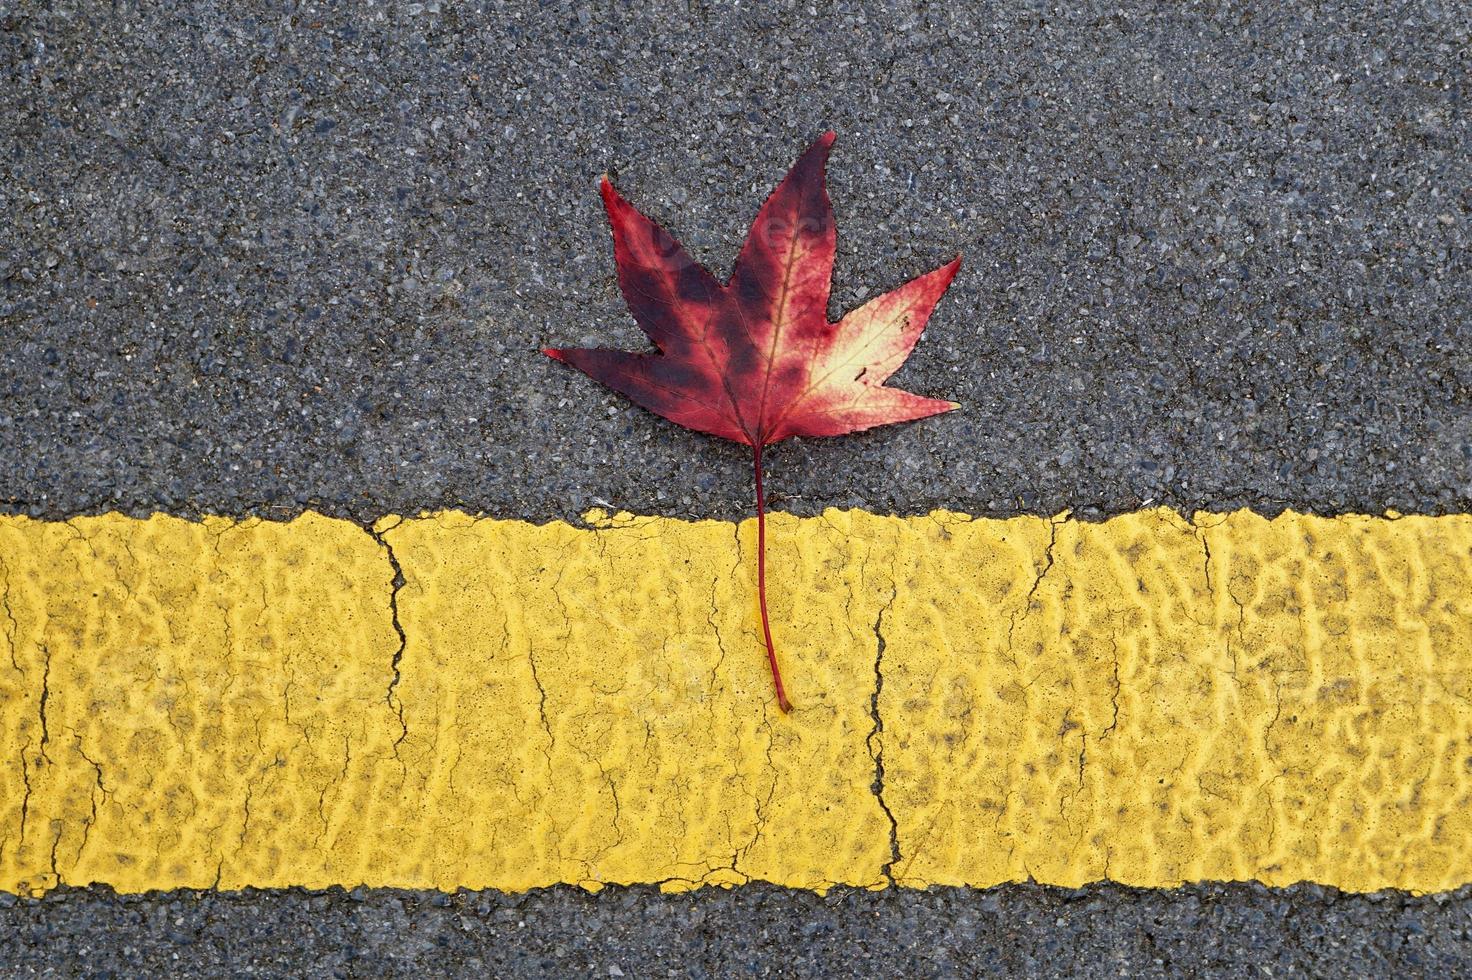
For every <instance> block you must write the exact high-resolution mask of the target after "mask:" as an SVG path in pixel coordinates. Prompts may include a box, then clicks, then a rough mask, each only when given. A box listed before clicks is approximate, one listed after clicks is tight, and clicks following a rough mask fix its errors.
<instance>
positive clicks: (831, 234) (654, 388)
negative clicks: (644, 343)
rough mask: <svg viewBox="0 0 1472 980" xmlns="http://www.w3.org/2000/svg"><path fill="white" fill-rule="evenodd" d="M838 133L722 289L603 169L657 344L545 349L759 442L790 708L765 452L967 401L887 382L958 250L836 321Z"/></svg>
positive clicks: (811, 160) (625, 276) (626, 279)
mask: <svg viewBox="0 0 1472 980" xmlns="http://www.w3.org/2000/svg"><path fill="white" fill-rule="evenodd" d="M833 140H834V134H833V133H832V132H828V133H824V134H823V135H822V136H820V137H818V139H817V141H816V142H814V143H813V145H812V146H810V147H808V149H807V150H806V152H804V153H803V155H802V156H801V157H799V158H798V161H797V163H795V164H793V166H792V169H791V170H790V171H789V172H788V174H787V176H786V177H785V178H783V180H782V183H781V184H779V185H778V186H777V189H776V190H775V191H773V192H772V196H771V197H769V198H767V200H766V203H765V204H763V205H762V208H761V211H760V212H759V213H758V214H757V216H756V220H755V221H754V222H752V225H751V230H750V231H749V232H748V233H747V236H746V243H745V244H744V245H743V246H742V247H741V254H740V255H739V256H738V257H737V259H736V269H735V271H734V272H733V273H732V275H731V279H730V281H729V282H727V283H724V284H722V283H720V282H717V281H716V279H715V277H714V276H712V275H711V274H710V273H709V272H707V271H706V270H705V269H704V268H703V267H702V266H701V265H700V264H699V263H697V262H696V261H695V260H694V259H692V258H690V256H689V255H688V254H687V253H686V252H685V250H684V248H683V247H681V245H680V243H679V242H677V241H675V240H674V238H672V237H671V236H670V235H669V234H668V233H667V232H666V231H665V230H664V229H663V228H660V227H659V226H658V225H656V224H655V223H654V222H652V221H650V220H649V219H648V218H646V217H644V215H642V214H640V213H639V212H638V211H636V210H634V207H633V206H632V205H631V204H629V203H628V202H627V201H625V200H624V199H623V198H622V197H620V196H619V194H618V192H617V191H616V190H614V189H613V185H612V184H611V183H609V181H608V178H607V177H605V178H604V179H603V188H602V189H603V204H604V206H605V207H606V208H607V210H608V220H609V222H610V224H612V226H613V249H614V258H615V260H616V261H617V263H618V282H619V286H620V287H621V288H622V289H623V294H624V299H625V300H626V301H627V302H628V304H629V310H630V312H632V313H633V315H634V319H635V320H637V321H638V323H639V326H640V327H641V328H642V329H643V330H644V332H645V333H646V334H648V336H649V339H650V340H651V341H653V343H654V345H655V346H656V347H657V348H659V352H658V353H655V354H634V353H630V352H628V351H621V350H608V349H605V348H594V349H576V350H567V349H551V348H549V349H546V350H544V351H543V353H545V354H547V355H548V356H550V357H554V358H556V359H557V360H559V361H562V362H564V363H567V364H571V365H572V366H573V367H575V368H577V369H578V370H580V371H582V372H584V373H586V374H588V375H589V376H591V377H593V378H595V379H596V380H598V381H601V382H602V383H603V384H605V385H607V386H608V387H610V388H612V389H613V390H614V391H617V392H620V393H621V394H624V395H627V396H628V397H629V398H631V399H633V400H634V401H635V402H637V403H638V404H640V405H642V406H644V407H645V408H647V409H649V410H650V411H651V412H654V413H655V414H657V415H662V416H664V417H665V418H667V419H669V420H670V421H672V422H675V423H678V424H679V425H683V426H685V427H686V428H689V429H695V430H697V431H699V432H707V433H710V434H711V435H714V436H720V437H721V438H723V439H731V440H734V441H736V442H739V443H744V444H745V445H748V446H751V447H752V448H753V468H754V470H755V473H756V514H757V593H758V596H759V598H760V606H761V614H762V634H763V637H764V638H765V640H766V645H767V659H768V662H769V663H770V664H771V668H772V680H773V682H774V684H775V685H776V688H777V703H778V704H779V705H781V707H782V710H783V711H790V710H791V709H792V706H791V704H790V703H789V701H788V699H787V693H786V691H785V689H784V688H783V686H782V673H781V671H780V670H779V669H778V667H777V653H776V648H775V647H774V646H773V644H772V628H771V625H770V624H769V622H768V620H767V575H766V501H765V498H764V496H763V493H762V448H763V447H765V446H770V445H771V444H772V443H774V442H778V441H780V440H782V439H786V438H788V437H789V436H838V435H845V434H847V433H850V432H857V431H859V430H861V429H868V428H872V427H874V426H876V425H885V424H888V423H891V422H908V421H911V420H914V419H921V418H925V417H926V416H929V415H937V414H939V413H941V412H948V411H950V410H951V409H953V408H959V407H960V406H959V405H957V404H956V403H955V402H948V401H939V400H937V399H934V398H923V397H921V396H920V395H915V394H911V393H910V392H908V391H901V390H900V389H898V388H887V387H885V386H884V382H885V380H887V379H888V378H889V376H890V375H891V374H893V373H894V372H895V371H896V370H897V369H898V368H899V366H900V365H901V364H903V363H904V361H905V358H907V357H909V355H910V351H911V350H912V349H913V348H914V346H915V341H917V340H918V339H919V338H920V332H921V331H922V330H924V329H925V321H926V320H928V319H929V318H930V311H931V310H932V309H933V308H934V307H935V304H936V302H937V301H938V300H939V299H940V297H941V294H942V293H944V292H945V291H946V287H947V286H948V285H950V282H951V279H952V277H954V276H955V274H956V270H957V269H958V268H960V265H961V259H960V257H959V256H958V257H957V258H955V259H954V260H953V261H951V262H950V263H948V264H946V265H944V266H941V267H940V268H939V269H936V270H935V271H933V272H929V273H926V274H925V275H923V276H920V277H919V278H917V279H912V280H911V281H910V282H907V283H905V285H903V286H901V287H899V288H898V289H896V290H894V291H892V292H889V293H885V294H884V295H882V296H879V297H876V298H875V299H872V300H870V301H869V302H867V303H865V304H864V305H863V306H861V307H859V308H858V309H857V310H854V311H853V312H852V313H849V314H848V315H847V316H845V317H843V318H842V319H841V320H839V321H838V322H837V323H829V322H828V292H829V288H830V285H831V280H832V276H833V254H834V248H835V243H836V240H837V235H836V232H835V229H834V224H833V208H832V206H831V205H830V204H829V202H828V190H827V187H826V185H825V180H824V174H823V168H824V164H825V163H826V162H827V160H828V149H829V147H831V146H832V145H833Z"/></svg>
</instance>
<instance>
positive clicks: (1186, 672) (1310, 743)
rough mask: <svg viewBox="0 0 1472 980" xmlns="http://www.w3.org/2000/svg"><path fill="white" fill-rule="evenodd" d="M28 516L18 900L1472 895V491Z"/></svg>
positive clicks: (14, 551) (22, 555) (7, 664)
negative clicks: (244, 516) (786, 681)
mask: <svg viewBox="0 0 1472 980" xmlns="http://www.w3.org/2000/svg"><path fill="white" fill-rule="evenodd" d="M589 520H590V522H591V525H592V526H589V527H574V526H571V525H568V524H564V523H560V522H554V523H551V524H547V525H543V526H534V525H530V524H525V523H521V522H516V521H495V520H473V519H471V518H469V517H466V516H465V515H462V514H458V513H441V514H435V515H429V516H425V517H421V518H414V519H407V520H404V519H400V518H396V517H395V518H388V519H385V520H384V521H381V522H380V523H379V524H378V525H377V526H376V527H375V528H372V529H364V528H361V527H358V526H356V525H353V524H350V523H346V522H342V521H336V520H331V519H328V518H324V517H321V516H318V515H310V514H309V515H306V516H304V517H302V518H299V519H298V520H295V521H292V522H290V523H272V522H263V521H258V520H248V521H243V522H238V523H237V522H233V521H229V520H225V519H219V518H212V519H209V520H206V521H204V522H202V523H194V522H188V521H184V520H179V519H175V518H169V517H162V516H155V517H153V518H151V519H149V520H146V521H138V520H132V519H128V518H124V517H121V516H116V515H107V516H102V517H94V518H78V519H75V520H73V521H69V522H65V523H48V522H38V521H32V520H29V519H26V518H22V517H6V518H0V600H3V602H0V628H3V637H4V644H3V646H4V650H3V652H0V889H3V890H7V891H19V892H41V891H44V890H46V889H48V888H50V887H54V886H56V885H57V884H59V883H63V882H64V883H66V884H74V885H82V884H87V883H90V882H106V883H108V884H111V885H112V886H114V887H116V888H118V889H119V890H122V891H140V890H147V889H155V888H173V887H209V886H216V887H220V888H240V887H243V886H246V885H255V886H263V887H264V886H288V885H303V886H307V887H322V886H326V885H331V884H342V885H349V886H351V885H355V884H358V883H367V884H373V885H397V886H408V887H432V888H442V889H452V888H456V887H462V886H464V887H495V888H501V889H507V890H520V889H526V888H531V887H535V886H539V885H547V884H553V883H556V882H575V883H578V884H581V885H584V886H586V887H598V886H600V885H601V884H604V883H610V882H659V883H661V884H662V885H663V886H664V887H666V888H672V889H674V888H684V887H693V886H695V885H698V884H703V883H704V884H736V883H740V882H744V881H747V880H751V879H762V880H768V881H774V882H778V883H781V884H786V885H792V886H797V887H804V888H818V889H822V888H826V887H828V886H830V885H833V884H835V883H849V884H857V885H864V886H880V885H883V884H886V883H889V882H894V883H898V884H901V885H912V886H924V885H927V884H933V883H943V884H960V883H965V884H972V885H991V884H996V883H999V882H1003V881H1012V880H1025V879H1027V878H1029V877H1031V878H1034V879H1036V880H1039V881H1044V882H1051V883H1057V884H1064V885H1076V884H1080V883H1083V882H1086V881H1091V880H1096V879H1101V878H1109V879H1113V880H1117V881H1121V882H1125V883H1129V884H1136V885H1148V886H1170V885H1175V884H1178V883H1180V882H1182V881H1189V880H1199V879H1258V880H1261V881H1264V882H1266V883H1269V884H1285V883H1288V882H1292V881H1297V880H1302V879H1309V880H1314V881H1319V882H1322V883H1326V884H1332V885H1337V886H1339V887H1342V888H1346V889H1351V890H1372V889H1378V888H1384V887H1397V888H1405V889H1411V890H1415V891H1435V890H1442V889H1447V888H1452V887H1456V886H1458V885H1461V884H1464V883H1466V882H1469V881H1472V849H1468V848H1467V847H1465V846H1464V845H1465V841H1467V840H1469V839H1472V799H1469V795H1472V517H1469V516H1466V515H1457V516H1450V517H1440V518H1425V517H1405V518H1399V519H1392V518H1389V517H1387V518H1371V517H1341V518H1334V519H1328V518H1317V517H1306V516H1300V515H1295V514H1291V513H1289V514H1285V515H1283V516H1281V517H1279V518H1277V519H1275V520H1271V521H1269V520H1265V519H1263V518H1261V517H1259V516H1256V515H1254V514H1252V513H1249V512H1246V511H1242V512H1237V513H1234V514H1230V515H1222V514H1198V515H1196V517H1195V518H1194V519H1193V520H1190V521H1188V520H1186V519H1184V518H1182V517H1180V516H1179V515H1177V514H1175V513H1174V512H1172V511H1168V510H1156V511H1146V512H1141V513H1137V514H1129V515H1125V516H1122V517H1119V518H1115V519H1113V520H1110V521H1107V522H1104V523H1100V524H1088V523H1081V522H1077V521H1072V520H1067V519H1064V518H1058V519H1055V520H1053V521H1048V520H1045V519H1040V518H1016V519H1012V520H1005V521H992V520H971V519H969V518H966V517H964V516H961V515H956V514H947V513H936V514H933V515H931V516H929V517H919V518H905V519H901V518H892V517H880V516H875V515H871V514H867V513H863V512H857V511H851V512H838V511H829V512H828V513H827V514H825V515H824V516H823V517H820V518H813V519H804V520H798V519H795V518H791V517H787V516H784V515H776V516H774V517H773V518H772V521H771V525H770V528H769V532H770V538H769V548H770V553H769V570H770V573H771V575H772V581H771V585H772V597H771V598H772V614H773V621H774V624H776V630H777V634H778V639H779V645H780V647H781V652H782V655H783V658H784V661H785V664H786V671H787V673H788V674H789V675H790V678H791V686H792V688H793V693H794V699H795V701H796V703H797V705H798V708H797V711H796V712H794V714H793V715H791V716H788V717H784V716H782V715H781V714H780V713H778V712H777V711H776V710H775V706H774V705H773V704H772V698H771V690H770V679H769V677H768V674H767V671H766V665H765V659H764V657H763V656H762V653H761V646H760V639H759V633H758V627H757V621H756V611H755V608H754V605H753V602H754V598H753V593H754V587H753V583H752V581H751V569H752V566H753V565H754V561H752V560H751V559H752V554H751V548H752V546H753V543H754V542H753V539H754V530H755V529H754V527H753V526H752V525H751V523H750V522H748V523H746V524H744V525H742V526H740V528H739V529H738V528H737V527H735V526H733V525H731V524H724V523H718V522H712V521H703V522H695V523H687V522H681V521H675V520H667V519H658V518H635V517H629V516H627V515H619V516H617V517H612V518H610V517H606V516H605V515H602V514H597V513H595V514H592V515H589Z"/></svg>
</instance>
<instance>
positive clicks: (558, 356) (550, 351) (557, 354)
mask: <svg viewBox="0 0 1472 980" xmlns="http://www.w3.org/2000/svg"><path fill="white" fill-rule="evenodd" d="M542 353H543V354H546V355H547V356H548V357H550V358H552V360H554V361H566V360H567V358H565V357H563V356H562V355H563V351H562V350H561V349H560V348H557V347H543V348H542Z"/></svg>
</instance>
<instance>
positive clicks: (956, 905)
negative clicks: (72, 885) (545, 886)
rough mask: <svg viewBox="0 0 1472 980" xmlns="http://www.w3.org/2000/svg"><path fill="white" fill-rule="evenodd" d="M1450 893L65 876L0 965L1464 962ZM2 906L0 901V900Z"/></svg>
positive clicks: (1422, 967) (988, 972)
mask: <svg viewBox="0 0 1472 980" xmlns="http://www.w3.org/2000/svg"><path fill="white" fill-rule="evenodd" d="M1467 899H1468V895H1467V894H1466V893H1459V894H1458V895H1456V896H1446V895H1443V896H1439V897H1433V898H1410V897H1407V896H1405V895H1396V894H1391V895H1371V896H1350V895H1342V894H1338V893H1335V892H1326V891H1323V890H1321V889H1316V888H1312V887H1302V886H1300V887H1294V888H1291V889H1287V890H1282V891H1272V890H1269V889H1266V888H1261V887H1258V886H1253V885H1201V886H1191V887H1188V888H1183V889H1180V890H1178V891H1173V892H1161V891H1134V890H1130V889H1125V888H1120V887H1117V886H1104V887H1091V888H1084V889H1080V890H1078V891H1066V890H1063V889H1056V888H1041V887H1028V886H1008V887H1004V888H996V889H992V890H990V891H986V892H974V891H972V892H968V891H958V890H954V889H936V890H933V891H929V892H915V891H903V892H896V891H890V892H885V893H873V892H857V891H851V890H844V891H839V892H833V893H830V894H829V895H828V896H826V897H822V898H820V897H818V896H817V895H813V894H810V893H793V892H787V891H782V890H780V889H776V888H771V887H768V886H763V885H755V886H751V887H747V888H742V889H738V890H735V891H720V890H716V889H705V890H703V891H700V892H697V893H695V894H690V895H678V896H659V895H658V894H657V893H655V892H652V891H651V890H648V889H644V888H637V889H611V890H609V891H606V892H604V893H602V894H601V895H600V896H598V897H596V898H595V897H592V896H590V895H588V894H586V893H584V892H580V891H578V890H576V889H573V888H567V887H560V888H554V889H550V890H547V891H541V892H534V893H532V894H530V895H527V896H524V897H514V896H507V895H502V894H497V893H481V892H469V893H463V894H459V895H453V896H451V895H443V894H425V893H416V892H384V891H368V890H362V891H359V892H355V893H353V894H352V895H349V894H348V893H345V892H342V891H340V890H334V891H331V892H326V893H320V894H308V893H305V892H295V891H292V892H272V893H250V892H247V893H243V894H219V893H210V892H203V893H201V892H183V893H178V894H174V895H168V896H162V897H149V898H138V897H131V896H130V897H123V898H118V897H116V896H113V895H111V894H109V893H105V892H102V891H74V892H67V893H64V894H58V895H56V896H53V897H52V898H48V899H46V900H44V901H40V902H29V901H28V902H25V903H22V904H19V905H16V906H15V907H12V908H9V909H5V908H0V928H4V929H5V935H6V939H7V942H5V943H4V944H3V945H0V972H3V973H4V974H5V975H6V976H28V975H36V974H48V973H49V974H50V975H54V976H70V975H78V974H91V975H113V976H147V975H155V976H161V975H168V976H174V975H178V974H181V973H182V974H189V975H209V976H227V975H229V976H250V975H262V974H264V975H270V976H303V977H378V976H404V977H422V976H430V977H437V976H452V975H461V976H464V975H471V976H579V977H620V976H622V977H630V978H633V977H664V976H678V977H726V976H780V977H785V976H814V977H845V976H881V977H891V976H892V977H949V976H978V975H984V976H1005V977H1049V976H1069V977H1082V978H1087V977H1119V976H1143V977H1179V976H1200V975H1212V974H1215V975H1223V976H1246V975H1256V976H1282V975H1288V974H1292V975H1302V976H1322V977H1345V976H1378V977H1421V976H1427V977H1450V976H1466V975H1467V973H1468V971H1469V969H1472V951H1469V933H1472V905H1469V903H1468V901H1467ZM0 904H4V903H3V901H0Z"/></svg>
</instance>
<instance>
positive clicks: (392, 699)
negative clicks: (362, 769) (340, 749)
mask: <svg viewBox="0 0 1472 980" xmlns="http://www.w3.org/2000/svg"><path fill="white" fill-rule="evenodd" d="M402 523H403V519H402V518H400V519H399V520H398V521H397V522H395V523H394V524H393V525H392V526H390V527H386V528H384V529H383V530H381V531H380V530H379V529H378V528H376V527H374V526H373V525H364V526H363V530H364V531H366V532H367V533H368V536H369V537H370V538H372V539H373V540H374V541H376V542H378V546H379V547H380V548H382V549H383V552H384V554H385V555H387V556H388V563H389V567H390V568H392V569H393V572H394V575H393V578H392V579H390V590H389V595H388V608H389V614H390V617H391V619H392V621H393V627H394V633H395V634H397V635H398V638H399V645H398V648H397V649H395V650H394V652H393V657H392V659H391V660H390V661H389V669H390V670H391V671H392V672H393V677H392V679H391V680H390V681H389V682H388V692H387V694H386V695H385V700H386V701H387V702H388V706H389V709H390V710H392V711H393V712H394V715H395V717H397V718H398V720H399V736H398V738H396V739H395V740H394V758H396V759H397V758H398V756H399V746H400V745H402V744H404V740H405V739H407V738H408V737H409V725H408V723H407V722H406V721H405V720H404V701H403V699H402V698H400V697H399V696H398V687H399V682H400V681H401V680H403V674H402V673H401V671H400V669H399V665H400V663H401V662H402V661H403V659H404V650H405V649H407V648H408V646H409V637H408V635H407V634H406V633H405V632H404V626H403V624H402V623H400V622H399V590H401V589H402V588H403V587H404V584H405V582H406V581H407V580H406V579H405V578H404V569H403V568H402V567H401V566H400V565H399V558H398V556H397V555H396V554H394V548H393V545H391V544H389V542H388V538H387V534H388V532H390V531H392V530H393V529H394V528H396V527H398V526H399V525H400V524H402ZM400 764H402V760H401V762H400Z"/></svg>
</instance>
